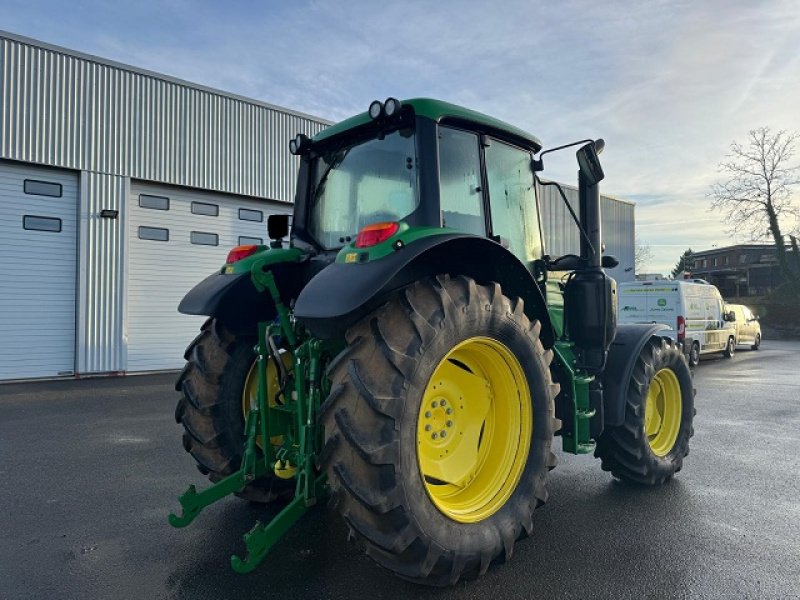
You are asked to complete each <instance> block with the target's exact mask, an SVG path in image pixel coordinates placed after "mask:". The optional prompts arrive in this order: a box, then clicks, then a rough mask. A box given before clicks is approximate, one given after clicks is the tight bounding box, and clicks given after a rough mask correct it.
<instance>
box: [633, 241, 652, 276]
mask: <svg viewBox="0 0 800 600" xmlns="http://www.w3.org/2000/svg"><path fill="white" fill-rule="evenodd" d="M633 243H634V247H633V271H634V273H637V274H638V273H642V272H643V271H644V270H645V269H647V265H648V263H649V262H650V261H651V260H653V250H652V248H650V244H645V243H642V241H641V240H640V239H639V236H638V235H637V236H636V238H635V239H634V242H633Z"/></svg>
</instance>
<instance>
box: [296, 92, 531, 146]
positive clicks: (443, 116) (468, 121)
mask: <svg viewBox="0 0 800 600" xmlns="http://www.w3.org/2000/svg"><path fill="white" fill-rule="evenodd" d="M402 103H403V105H404V106H410V107H411V108H412V109H413V110H414V114H416V115H417V116H421V117H426V118H428V119H431V120H433V121H436V122H437V123H439V122H443V121H444V122H450V123H453V124H458V123H463V124H465V125H468V126H473V127H474V128H475V129H477V130H481V131H485V132H486V133H490V134H495V135H498V136H499V137H501V138H505V139H508V140H509V141H512V142H514V143H517V144H519V145H522V146H524V147H526V148H530V149H531V150H533V151H534V152H538V151H539V150H541V148H542V142H541V141H540V140H539V138H537V137H536V136H535V135H532V134H530V133H528V132H527V131H524V130H522V129H519V128H518V127H514V126H513V125H510V124H508V123H506V122H504V121H501V120H500V119H495V118H494V117H490V116H488V115H485V114H483V113H479V112H477V111H474V110H470V109H468V108H464V107H462V106H458V105H456V104H450V103H449V102H443V101H441V100H433V99H431V98H411V99H409V100H403V101H402ZM371 121H372V119H370V116H369V114H368V113H367V112H366V111H365V112H363V113H360V114H358V115H355V116H353V117H350V118H349V119H345V120H344V121H340V122H339V123H336V124H335V125H332V126H330V127H328V128H326V129H323V130H322V131H321V132H319V133H318V134H317V135H315V136H314V137H313V138H312V140H313V141H314V142H321V141H323V140H327V139H329V138H332V137H334V136H336V135H339V134H341V133H344V132H346V131H348V130H350V129H354V128H356V127H360V126H362V125H367V124H369V123H370V122H371Z"/></svg>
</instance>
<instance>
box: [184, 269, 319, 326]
mask: <svg viewBox="0 0 800 600" xmlns="http://www.w3.org/2000/svg"><path fill="white" fill-rule="evenodd" d="M331 260H332V257H330V256H328V257H326V256H320V257H314V258H312V259H311V260H305V261H302V262H282V263H275V264H272V265H270V266H269V267H267V268H268V269H269V270H270V271H272V274H273V275H274V276H275V283H276V284H277V286H278V290H279V291H280V294H281V300H282V301H283V303H284V304H285V305H286V306H290V305H291V303H292V301H293V300H294V299H295V298H297V296H298V294H299V293H300V290H301V289H302V287H303V284H304V283H305V282H306V281H308V280H309V279H311V277H312V276H313V275H314V274H316V273H318V272H319V271H320V270H322V269H323V268H324V267H326V266H327V265H329V264H330V262H331ZM178 312H180V313H183V314H187V315H207V316H210V317H215V318H217V319H220V320H221V321H223V322H224V323H225V326H226V327H227V328H228V329H229V330H230V331H231V332H233V333H235V334H242V335H256V331H257V328H256V324H257V323H258V322H259V321H271V320H273V319H274V318H275V316H276V314H277V311H276V310H275V304H274V303H273V301H272V298H271V296H270V295H269V294H268V293H266V292H259V291H258V290H256V287H255V286H254V285H253V280H252V277H251V275H250V273H249V272H244V273H230V274H228V273H224V272H221V271H217V272H215V273H212V274H211V275H209V276H208V277H206V278H205V279H204V280H203V281H201V282H200V283H198V284H197V285H196V286H194V287H193V288H192V289H191V290H189V292H188V293H187V294H186V295H185V296H184V297H183V300H181V303H180V304H179V305H178Z"/></svg>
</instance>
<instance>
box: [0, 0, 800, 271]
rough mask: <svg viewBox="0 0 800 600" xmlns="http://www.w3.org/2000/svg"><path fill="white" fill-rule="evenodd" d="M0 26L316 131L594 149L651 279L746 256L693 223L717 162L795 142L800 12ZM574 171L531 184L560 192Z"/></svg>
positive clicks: (164, 6) (703, 223)
mask: <svg viewBox="0 0 800 600" xmlns="http://www.w3.org/2000/svg"><path fill="white" fill-rule="evenodd" d="M0 29H5V30H8V31H13V32H15V33H19V34H22V35H28V36H30V37H34V38H37V39H41V40H43V41H47V42H50V43H54V44H59V45H62V46H66V47H69V48H73V49H76V50H80V51H83V52H88V53H92V54H97V55H100V56H103V57H106V58H111V59H114V60H118V61H121V62H125V63H129V64H133V65H136V66H140V67H144V68H147V69H152V70H155V71H159V72H163V73H167V74H170V75H174V76H177V77H181V78H184V79H188V80H190V81H195V82H198V83H202V84H205V85H209V86H213V87H217V88H220V89H224V90H228V91H231V92H235V93H238V94H242V95H245V96H250V97H253V98H257V99H260V100H264V101H266V102H272V103H274V104H278V105H282V106H286V107H289V108H293V109H296V110H300V111H303V112H307V113H310V114H314V115H318V116H320V117H323V118H327V119H330V120H338V119H340V118H343V117H346V116H349V115H351V114H353V113H355V112H360V111H362V110H364V109H365V108H366V106H367V104H368V103H369V101H370V100H372V99H374V98H385V97H387V96H390V95H391V96H396V97H400V98H403V97H413V96H431V97H437V98H442V99H445V100H449V101H452V102H456V103H459V104H463V105H466V106H468V107H470V108H474V109H477V110H480V111H483V112H487V113H489V114H491V115H493V116H496V117H499V118H502V119H505V120H507V121H509V122H511V123H514V124H515V125H518V126H520V127H523V128H524V129H527V130H529V131H532V132H533V133H535V134H536V135H538V136H539V137H540V138H541V139H542V140H543V141H544V143H545V145H546V146H553V145H558V144H561V143H565V142H569V141H573V140H576V139H580V138H586V137H603V138H604V139H605V140H606V150H605V152H604V154H603V156H602V158H603V163H604V168H605V171H606V175H607V177H606V180H605V181H604V182H603V184H602V191H603V192H604V193H608V194H612V195H616V196H619V197H622V198H628V199H631V200H634V201H636V202H637V209H636V213H637V232H638V235H639V237H640V238H641V240H642V241H643V242H645V243H647V244H649V245H650V246H651V247H652V250H653V253H654V258H653V260H652V261H651V263H650V265H649V268H648V271H662V272H665V271H667V270H668V269H669V268H671V267H672V265H674V263H675V262H676V261H677V258H678V256H679V255H680V253H681V252H682V251H683V250H684V249H685V248H686V247H688V246H692V247H693V248H695V249H704V248H708V247H710V246H711V245H712V244H718V245H725V244H728V243H733V242H734V241H740V242H741V241H746V240H745V238H741V237H740V238H738V239H737V240H734V239H733V238H731V237H730V236H728V235H727V234H726V233H725V223H724V221H723V219H722V217H721V215H720V214H718V213H711V212H709V210H708V205H709V200H708V198H707V193H708V190H709V186H710V184H711V183H712V182H713V181H715V180H716V179H717V178H718V177H719V175H718V173H717V164H718V163H719V161H720V160H721V159H722V158H723V156H724V155H725V153H726V152H727V150H728V147H729V145H730V143H731V141H732V140H734V139H738V140H742V141H744V140H745V137H746V135H747V132H748V130H750V129H753V128H755V127H759V126H762V125H767V126H770V127H772V128H774V129H790V130H800V3H798V1H797V0H791V1H781V0H770V1H765V2H752V0H748V1H746V2H742V1H739V0H731V1H708V2H703V1H701V0H698V1H695V2H682V1H677V2H613V3H612V2H596V1H595V2H589V1H562V2H543V1H542V2H534V1H531V0H528V1H525V2H496V3H487V2H451V1H447V0H445V1H440V2H417V1H413V0H406V1H404V2H375V1H372V2H342V1H341V0H340V1H339V2H321V1H317V2H313V1H312V2H307V1H295V2H267V1H263V2H236V1H228V2H205V1H203V2H190V1H188V0H161V1H158V2H153V1H150V0H143V1H138V2H124V3H122V2H119V3H114V2H92V1H80V0H78V1H72V2H68V3H67V2H61V1H50V2H47V1H39V0H25V1H19V0H3V2H2V3H0ZM572 157H573V155H572V154H571V153H564V155H563V156H562V157H558V158H553V159H551V160H549V161H547V165H546V166H547V172H546V175H547V176H548V177H549V178H553V179H558V180H560V181H566V182H569V183H572V182H573V180H574V178H575V173H574V172H575V170H576V167H575V165H574V159H573V158H572ZM799 158H800V157H799ZM798 194H800V191H799V192H798ZM798 202H800V198H798ZM792 225H793V224H792Z"/></svg>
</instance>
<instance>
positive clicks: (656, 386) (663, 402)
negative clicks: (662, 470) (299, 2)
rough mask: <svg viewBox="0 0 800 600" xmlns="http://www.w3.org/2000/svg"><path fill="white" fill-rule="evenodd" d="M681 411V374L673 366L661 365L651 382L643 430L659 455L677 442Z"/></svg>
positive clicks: (670, 448) (655, 452) (665, 453)
mask: <svg viewBox="0 0 800 600" xmlns="http://www.w3.org/2000/svg"><path fill="white" fill-rule="evenodd" d="M682 411H683V402H682V395H681V386H680V383H679V382H678V377H677V376H676V375H675V373H674V372H673V371H672V369H668V368H664V369H661V370H660V371H658V372H657V373H656V374H655V376H654V377H653V380H652V381H651V382H650V389H649V390H648V392H647V399H646V400H645V411H644V432H645V435H646V436H647V442H648V444H649V445H650V449H651V450H652V451H653V454H655V455H656V456H666V455H667V454H669V453H670V451H671V450H672V448H673V446H674V445H675V442H676V440H677V439H678V431H679V430H680V426H681V414H682Z"/></svg>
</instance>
